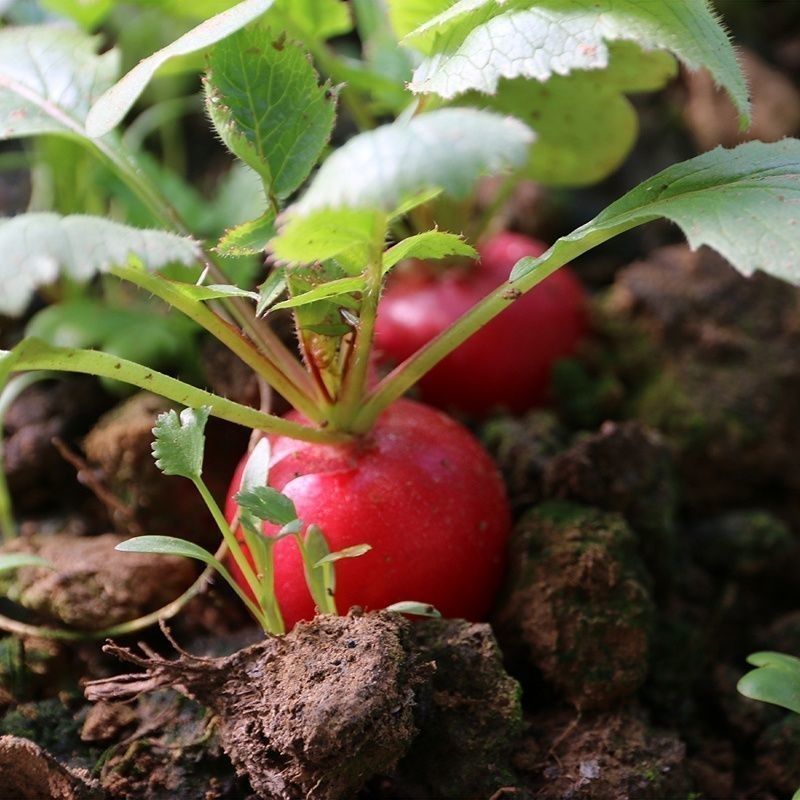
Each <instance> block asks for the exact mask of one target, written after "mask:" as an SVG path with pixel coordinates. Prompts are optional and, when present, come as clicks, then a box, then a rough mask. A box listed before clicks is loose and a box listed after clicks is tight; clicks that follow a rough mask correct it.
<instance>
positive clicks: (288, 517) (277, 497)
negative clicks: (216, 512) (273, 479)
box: [234, 485, 297, 525]
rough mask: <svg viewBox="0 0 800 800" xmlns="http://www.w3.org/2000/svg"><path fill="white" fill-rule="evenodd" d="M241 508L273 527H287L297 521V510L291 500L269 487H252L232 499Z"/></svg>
mask: <svg viewBox="0 0 800 800" xmlns="http://www.w3.org/2000/svg"><path fill="white" fill-rule="evenodd" d="M234 499H235V500H236V502H237V503H238V504H239V506H240V507H241V508H243V509H244V510H245V511H247V512H248V513H250V514H252V515H253V516H254V517H257V518H258V519H261V520H264V521H265V522H271V523H272V524H273V525H288V524H289V523H290V522H293V521H294V520H296V519H297V509H296V508H295V507H294V503H293V502H292V500H291V498H289V497H287V496H286V495H285V494H281V493H280V492H279V491H278V490H277V489H273V488H272V487H271V486H263V485H262V486H252V487H250V488H249V489H243V490H242V491H241V492H239V493H238V494H237V495H236V497H235V498H234Z"/></svg>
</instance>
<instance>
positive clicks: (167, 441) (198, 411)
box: [153, 406, 211, 480]
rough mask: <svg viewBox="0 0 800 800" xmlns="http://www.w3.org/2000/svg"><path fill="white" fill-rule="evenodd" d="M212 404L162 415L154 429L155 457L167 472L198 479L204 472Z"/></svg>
mask: <svg viewBox="0 0 800 800" xmlns="http://www.w3.org/2000/svg"><path fill="white" fill-rule="evenodd" d="M210 413H211V408H210V407H209V406H201V407H200V408H184V409H183V411H181V413H180V415H179V414H178V412H177V411H175V409H172V410H171V411H165V412H164V413H163V414H159V415H158V419H157V420H156V425H155V427H154V428H153V435H154V436H155V441H154V442H153V458H155V460H156V466H157V467H158V468H159V469H160V470H161V471H162V472H163V473H164V474H165V475H180V476H181V477H182V478H188V479H189V480H197V479H198V478H199V477H200V476H201V475H202V473H203V449H204V448H205V443H206V437H205V429H206V423H207V422H208V416H209V414H210Z"/></svg>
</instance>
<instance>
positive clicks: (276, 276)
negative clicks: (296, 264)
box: [256, 267, 286, 317]
mask: <svg viewBox="0 0 800 800" xmlns="http://www.w3.org/2000/svg"><path fill="white" fill-rule="evenodd" d="M285 291H286V270H285V269H283V267H273V268H272V271H271V272H270V273H269V275H267V277H266V280H265V281H264V283H262V284H261V286H259V287H258V305H257V306H256V315H257V316H259V317H260V316H261V315H262V314H263V313H264V312H265V311H266V310H267V309H268V308H269V307H270V306H271V305H272V304H273V303H274V302H275V301H276V300H277V299H278V298H279V297H280V296H281V295H282V294H283V293H284V292H285Z"/></svg>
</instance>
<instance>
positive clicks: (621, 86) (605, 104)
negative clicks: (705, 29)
mask: <svg viewBox="0 0 800 800" xmlns="http://www.w3.org/2000/svg"><path fill="white" fill-rule="evenodd" d="M609 52H610V54H611V62H610V66H609V68H608V69H606V70H575V71H574V72H571V73H570V74H569V75H554V76H553V77H551V78H550V79H549V80H547V81H546V82H544V83H539V82H535V81H529V80H526V79H525V78H516V79H514V80H510V81H503V82H502V83H501V84H500V87H499V88H498V91H497V94H496V95H494V96H488V97H487V96H486V95H482V94H476V93H472V94H470V95H468V96H467V98H466V100H467V102H469V103H470V104H474V105H478V106H480V107H482V108H486V107H488V108H491V109H493V110H495V111H499V112H500V113H505V114H514V115H516V116H518V117H519V118H520V119H521V120H522V121H523V122H525V123H527V124H528V125H530V126H531V128H532V129H533V130H534V131H535V132H536V141H535V142H534V144H533V147H532V148H531V153H530V158H529V160H528V164H527V165H526V167H525V170H524V175H525V176H526V177H528V178H530V179H531V180H534V181H538V182H541V183H546V184H550V185H559V186H583V185H587V184H591V183H596V182H597V181H599V180H602V179H603V178H605V177H606V176H607V175H609V174H610V173H611V172H613V171H614V170H615V169H616V168H617V167H618V166H619V165H620V164H621V163H622V161H623V160H624V159H625V157H626V156H627V155H628V153H629V152H630V151H631V148H632V147H633V145H634V143H635V141H636V137H637V134H638V131H639V120H638V117H637V115H636V111H635V109H634V107H633V105H632V104H631V102H630V101H629V100H628V99H627V98H626V97H625V93H626V92H642V91H653V90H655V89H659V88H661V87H662V86H664V85H665V84H666V83H667V82H668V81H669V80H670V79H672V77H674V75H675V73H676V63H675V59H674V58H672V56H670V55H669V54H668V53H665V52H664V51H662V50H653V51H648V52H644V51H641V50H639V48H637V47H636V46H635V45H632V44H631V43H630V42H617V43H614V44H612V45H610V46H609ZM598 131H602V135H601V136H598Z"/></svg>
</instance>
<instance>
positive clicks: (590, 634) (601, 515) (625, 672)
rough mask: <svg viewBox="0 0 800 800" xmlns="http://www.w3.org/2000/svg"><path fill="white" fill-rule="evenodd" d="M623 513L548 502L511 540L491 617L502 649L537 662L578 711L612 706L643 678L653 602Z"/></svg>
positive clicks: (527, 518)
mask: <svg viewBox="0 0 800 800" xmlns="http://www.w3.org/2000/svg"><path fill="white" fill-rule="evenodd" d="M648 583H649V581H648V576H647V573H646V571H645V570H644V567H643V566H642V564H641V561H640V560H639V557H638V555H637V553H636V539H635V536H634V534H633V532H632V531H631V529H630V527H629V526H628V524H627V523H626V522H625V520H624V519H623V518H622V516H621V515H620V514H616V513H610V512H604V511H598V510H596V509H592V508H587V507H584V506H580V505H577V504H574V503H567V502H563V501H550V502H547V503H545V504H543V505H541V506H539V507H538V508H535V509H533V510H532V511H531V512H530V513H529V514H527V515H526V516H525V517H524V518H523V519H522V520H521V521H520V522H519V523H518V525H517V526H516V528H515V531H514V533H513V537H512V555H511V575H510V578H509V581H508V584H507V588H506V594H505V597H504V599H503V600H501V602H500V604H499V606H498V610H497V612H496V614H495V618H494V621H495V628H496V630H497V632H498V638H499V640H500V643H501V645H502V646H503V648H504V651H505V652H507V653H508V654H509V655H510V657H511V658H512V659H514V660H516V661H518V662H522V663H525V664H529V665H534V666H535V667H537V668H538V669H539V670H541V672H542V674H543V675H544V677H545V678H546V679H547V680H548V681H549V682H550V683H551V684H553V685H555V686H556V687H557V688H558V689H559V690H560V691H561V692H562V693H563V694H564V695H565V696H566V697H567V699H568V700H569V701H570V702H571V703H573V704H574V705H575V706H576V707H577V708H579V709H582V710H586V709H597V708H608V707H611V706H613V705H614V704H616V703H618V702H619V701H620V700H622V699H624V698H625V697H628V696H630V695H631V694H632V693H633V692H635V691H636V690H637V689H638V688H639V686H640V685H641V684H642V682H643V681H644V679H645V676H646V674H647V661H648V651H649V643H650V628H651V623H652V618H653V613H654V612H653V602H652V599H651V596H650V592H649V588H648Z"/></svg>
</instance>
